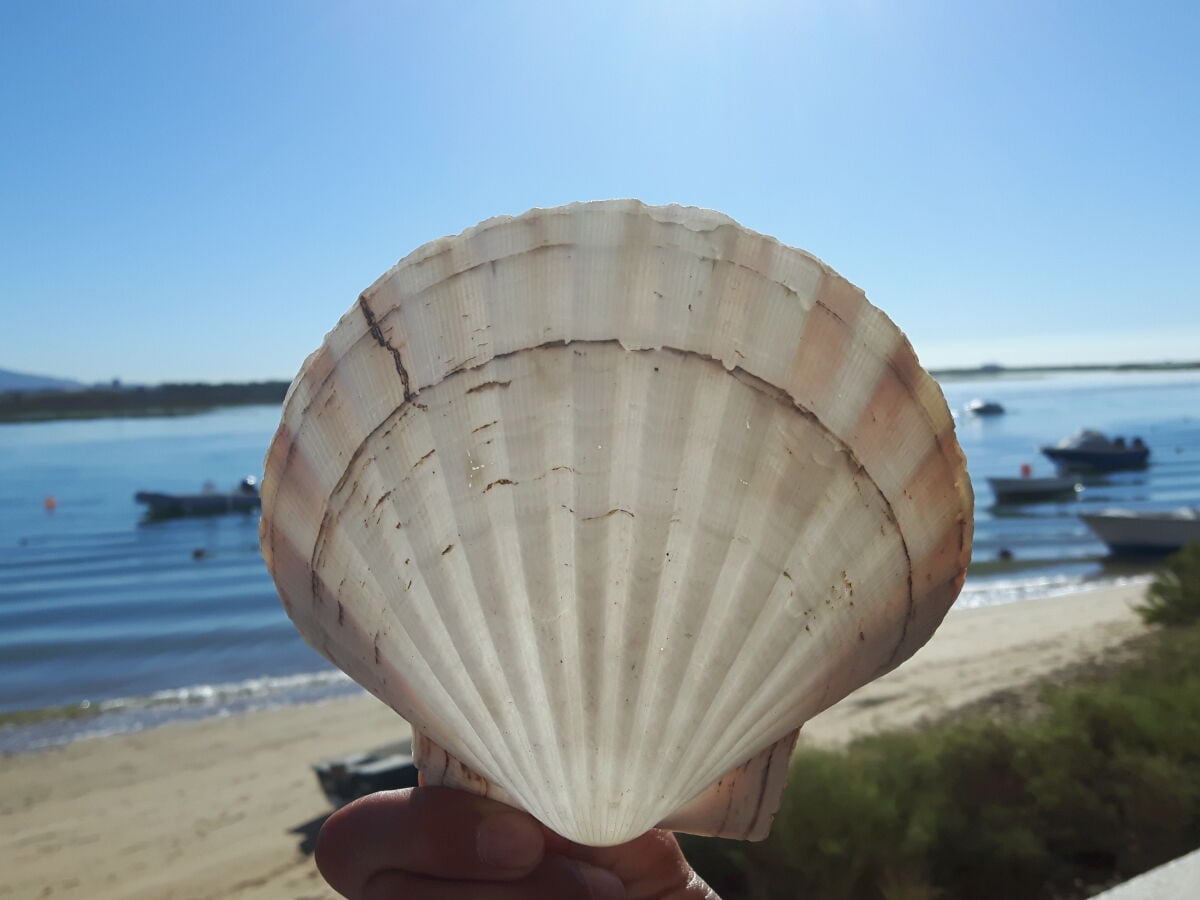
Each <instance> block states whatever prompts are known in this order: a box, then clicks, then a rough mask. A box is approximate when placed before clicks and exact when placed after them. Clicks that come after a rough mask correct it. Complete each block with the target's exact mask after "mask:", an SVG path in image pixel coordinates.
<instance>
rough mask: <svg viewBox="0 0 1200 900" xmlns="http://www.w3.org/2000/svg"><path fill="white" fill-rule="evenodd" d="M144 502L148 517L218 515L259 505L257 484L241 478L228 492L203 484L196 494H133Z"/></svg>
mask: <svg viewBox="0 0 1200 900" xmlns="http://www.w3.org/2000/svg"><path fill="white" fill-rule="evenodd" d="M133 499H134V500H135V501H137V502H138V503H144V504H145V505H146V515H147V516H148V517H149V518H151V519H179V518H183V517H185V516H219V515H222V514H224V513H235V512H238V513H247V512H253V511H254V510H257V509H261V508H262V498H261V497H259V495H258V485H257V484H256V483H255V480H254V479H253V478H245V479H243V480H242V482H241V483H240V484H239V485H238V486H237V487H236V488H235V489H234V490H232V491H230V492H228V493H221V492H220V491H217V490H215V489H214V488H212V487H211V486H206V487H205V489H204V490H203V491H202V492H201V493H199V494H165V493H160V492H158V491H138V492H137V493H136V494H134V495H133Z"/></svg>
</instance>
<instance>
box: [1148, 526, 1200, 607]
mask: <svg viewBox="0 0 1200 900" xmlns="http://www.w3.org/2000/svg"><path fill="white" fill-rule="evenodd" d="M1137 611H1138V612H1139V613H1140V614H1141V616H1142V618H1143V619H1144V620H1145V621H1146V622H1149V623H1150V624H1152V625H1190V624H1192V623H1195V622H1200V543H1195V544H1188V545H1187V546H1186V547H1184V548H1183V549H1182V550H1180V551H1179V552H1178V553H1174V554H1172V555H1171V556H1169V557H1167V561H1166V564H1165V565H1164V567H1163V569H1162V571H1160V572H1159V573H1158V576H1157V577H1156V578H1155V579H1154V583H1153V584H1151V585H1150V588H1149V590H1147V592H1146V602H1145V603H1144V604H1143V605H1142V606H1139V607H1138V608H1137Z"/></svg>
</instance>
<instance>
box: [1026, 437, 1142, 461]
mask: <svg viewBox="0 0 1200 900" xmlns="http://www.w3.org/2000/svg"><path fill="white" fill-rule="evenodd" d="M1041 450H1042V453H1044V454H1045V455H1046V456H1048V457H1049V458H1050V459H1052V460H1054V461H1055V462H1056V463H1058V464H1059V465H1062V466H1068V467H1072V466H1078V467H1083V468H1087V469H1102V470H1112V469H1141V468H1143V467H1145V465H1146V463H1147V462H1148V461H1149V459H1150V448H1149V447H1147V446H1146V445H1145V444H1144V443H1142V439H1141V438H1139V437H1135V438H1134V439H1133V441H1132V443H1129V444H1126V443H1125V438H1123V437H1115V438H1113V439H1112V440H1109V439H1108V437H1106V436H1105V435H1104V434H1103V433H1101V432H1099V431H1093V430H1091V429H1085V430H1083V431H1080V432H1078V433H1077V434H1074V435H1072V436H1071V437H1069V438H1063V439H1062V440H1061V441H1059V442H1058V443H1057V444H1055V445H1053V446H1047V447H1042V448H1041Z"/></svg>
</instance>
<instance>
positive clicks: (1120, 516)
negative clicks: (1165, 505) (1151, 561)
mask: <svg viewBox="0 0 1200 900" xmlns="http://www.w3.org/2000/svg"><path fill="white" fill-rule="evenodd" d="M1079 518H1081V519H1082V520H1083V521H1084V524H1086V525H1087V527H1088V528H1090V529H1091V530H1092V532H1093V533H1094V534H1095V535H1096V537H1098V538H1100V540H1102V541H1103V542H1104V543H1106V544H1108V547H1109V549H1110V550H1112V552H1113V553H1115V554H1149V553H1171V552H1174V551H1175V550H1178V549H1179V548H1180V547H1182V546H1183V545H1184V544H1190V543H1192V542H1193V541H1200V509H1195V508H1185V509H1176V510H1171V511H1169V512H1134V511H1132V510H1128V509H1106V510H1105V511H1104V512H1100V513H1089V514H1085V515H1081V516H1080V517H1079Z"/></svg>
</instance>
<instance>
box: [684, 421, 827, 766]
mask: <svg viewBox="0 0 1200 900" xmlns="http://www.w3.org/2000/svg"><path fill="white" fill-rule="evenodd" d="M775 411H776V412H777V413H781V414H782V415H785V416H786V415H788V414H789V413H790V410H788V409H786V408H785V409H782V410H780V409H778V408H776V410H775ZM806 419H807V417H806ZM810 421H811V420H810ZM816 424H818V425H819V423H816ZM772 427H776V428H777V427H779V426H778V424H776V423H775V421H774V420H772ZM826 437H827V438H828V439H831V440H833V439H834V438H833V436H832V435H826ZM781 440H783V441H785V442H786V441H787V440H788V439H787V437H783V438H781ZM755 445H756V446H757V448H758V452H757V453H756V455H755V471H754V474H753V475H752V477H751V478H750V484H751V485H755V484H758V483H759V482H758V481H757V480H756V476H758V474H759V473H760V472H761V470H762V468H763V465H764V463H765V462H769V459H768V457H769V456H771V455H774V454H775V453H777V451H776V449H775V448H772V447H770V446H769V442H768V441H767V440H765V439H764V440H759V441H756V442H755ZM785 446H786V443H785ZM772 480H773V482H774V487H775V491H774V492H773V494H772V496H771V497H770V498H769V499H768V500H767V502H766V503H765V504H764V508H763V509H761V510H760V509H752V510H748V511H747V510H743V511H742V514H741V516H740V518H739V523H738V525H739V530H742V531H745V530H746V526H751V527H753V526H757V531H758V532H759V534H758V535H757V537H758V538H759V539H758V540H753V539H752V540H751V542H750V545H751V546H760V547H761V546H766V545H769V540H768V541H764V540H762V534H761V532H762V529H764V528H769V527H772V525H774V524H776V523H777V522H778V521H779V520H778V518H777V516H779V515H781V514H782V513H783V511H784V510H785V509H788V508H796V507H797V505H798V504H797V497H796V494H797V492H798V490H800V488H798V487H796V485H804V484H814V485H816V484H819V483H820V479H815V478H809V479H805V478H804V462H803V460H801V459H800V458H799V457H798V456H797V455H795V454H792V453H789V455H788V456H787V458H786V465H785V467H784V468H783V469H782V471H781V472H780V473H779V474H778V475H777V476H776V477H775V478H773V479H772ZM825 496H827V488H826V487H825V486H824V485H823V484H822V486H821V487H820V488H819V489H817V490H816V491H815V492H814V493H813V494H811V495H808V494H806V495H805V496H804V501H805V503H804V504H803V505H805V506H809V505H816V504H817V503H818V502H820V500H821V499H822V498H824V497H825ZM760 512H761V513H763V514H762V515H761V516H760V515H758V513H760ZM747 513H749V514H750V518H749V520H747ZM798 534H799V536H800V539H801V540H797V541H793V542H792V543H791V544H790V546H789V548H788V550H787V551H786V553H787V556H788V557H790V556H791V555H792V554H793V553H794V551H795V547H796V545H797V544H798V543H800V542H801V541H802V539H803V534H804V533H803V532H799V533H798ZM752 575H753V572H752V571H751V569H750V567H749V566H747V567H746V568H745V569H744V570H743V573H742V576H741V579H740V580H739V582H738V586H737V588H736V590H735V591H734V594H735V595H736V596H739V597H745V596H747V592H746V590H745V589H744V581H745V579H746V578H747V577H751V576H752ZM792 583H793V579H792V576H791V575H790V574H789V573H788V565H787V563H785V564H784V566H782V567H781V568H780V571H779V572H778V573H777V574H776V575H775V576H774V578H773V579H772V582H771V586H770V587H769V588H767V589H766V590H762V591H756V592H754V593H753V595H754V596H761V598H762V599H761V602H760V603H759V604H758V607H757V609H754V610H753V611H751V612H748V617H749V619H750V621H749V623H748V625H747V627H746V628H745V629H744V631H743V632H742V633H741V635H740V643H739V645H738V647H737V649H736V650H734V651H733V657H732V658H731V659H730V660H729V661H728V664H727V665H725V666H724V667H723V668H724V669H725V670H726V671H727V672H735V671H741V666H742V664H744V662H745V660H746V659H747V658H748V657H749V656H751V655H753V656H756V657H761V655H762V654H763V652H764V651H763V648H762V647H761V645H760V640H761V636H762V633H763V632H764V631H768V632H769V631H773V630H775V628H776V626H774V625H772V624H770V623H768V621H767V620H768V618H769V617H772V615H771V614H772V613H773V612H775V613H777V612H778V607H779V606H780V604H781V602H783V603H785V602H786V601H780V600H779V599H777V598H779V597H781V596H782V595H783V592H784V590H786V587H787V585H790V584H792ZM739 614H747V613H746V610H744V609H740V610H739ZM727 621H728V619H727V617H726V618H725V619H723V621H722V622H721V623H720V624H719V628H718V630H719V632H720V633H722V634H725V633H729V632H731V631H732V630H733V629H730V628H727V627H726V625H727ZM804 637H805V636H804V635H803V634H801V635H798V639H804ZM786 652H787V648H784V651H783V654H782V655H781V657H780V659H782V658H783V656H785V655H786ZM778 664H779V663H778V661H777V662H776V663H774V664H773V665H771V666H768V667H767V668H774V667H775V666H777V665H778ZM740 687H741V685H740V683H738V682H735V681H734V680H732V679H729V678H725V679H723V680H722V683H721V684H720V685H719V686H718V687H717V690H716V691H715V692H714V693H713V695H712V697H711V698H710V700H709V703H708V705H707V708H706V710H705V712H704V714H703V715H702V716H701V717H700V719H699V721H697V722H695V723H694V724H693V726H692V735H693V743H692V747H691V749H690V750H689V752H688V753H687V755H685V757H684V758H683V759H682V760H681V762H680V766H679V771H680V772H684V771H693V772H694V771H695V769H694V764H695V757H696V756H697V755H698V754H701V753H703V752H705V751H706V750H707V751H713V750H714V749H715V748H717V747H720V746H721V745H722V743H723V741H726V740H728V739H729V738H730V736H732V735H735V734H742V733H743V732H747V733H748V732H749V726H747V728H746V729H736V730H735V729H732V728H726V727H723V726H722V724H721V723H722V719H723V720H724V722H725V723H728V722H729V720H730V718H731V712H732V713H736V712H737V711H738V710H739V709H744V708H745V707H747V706H749V705H750V703H749V700H750V698H748V697H742V698H741V700H738V701H736V702H735V703H734V701H733V700H732V699H731V695H732V694H734V693H736V691H737V690H738V689H739V688H740ZM730 703H734V706H733V710H732V711H731V710H729V709H727V707H728V705H729V704H730ZM795 724H800V723H795ZM759 742H761V741H759ZM733 743H734V744H736V741H735V742H733ZM763 746H767V744H764V745H763ZM732 752H733V748H732V746H730V747H729V748H728V749H725V750H722V751H720V752H719V753H713V754H712V755H713V756H715V757H728V756H729V755H730V754H731V753H732ZM694 780H696V781H700V782H703V778H702V777H697V778H695V779H694ZM677 785H678V776H677V781H676V782H673V783H672V786H677Z"/></svg>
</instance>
